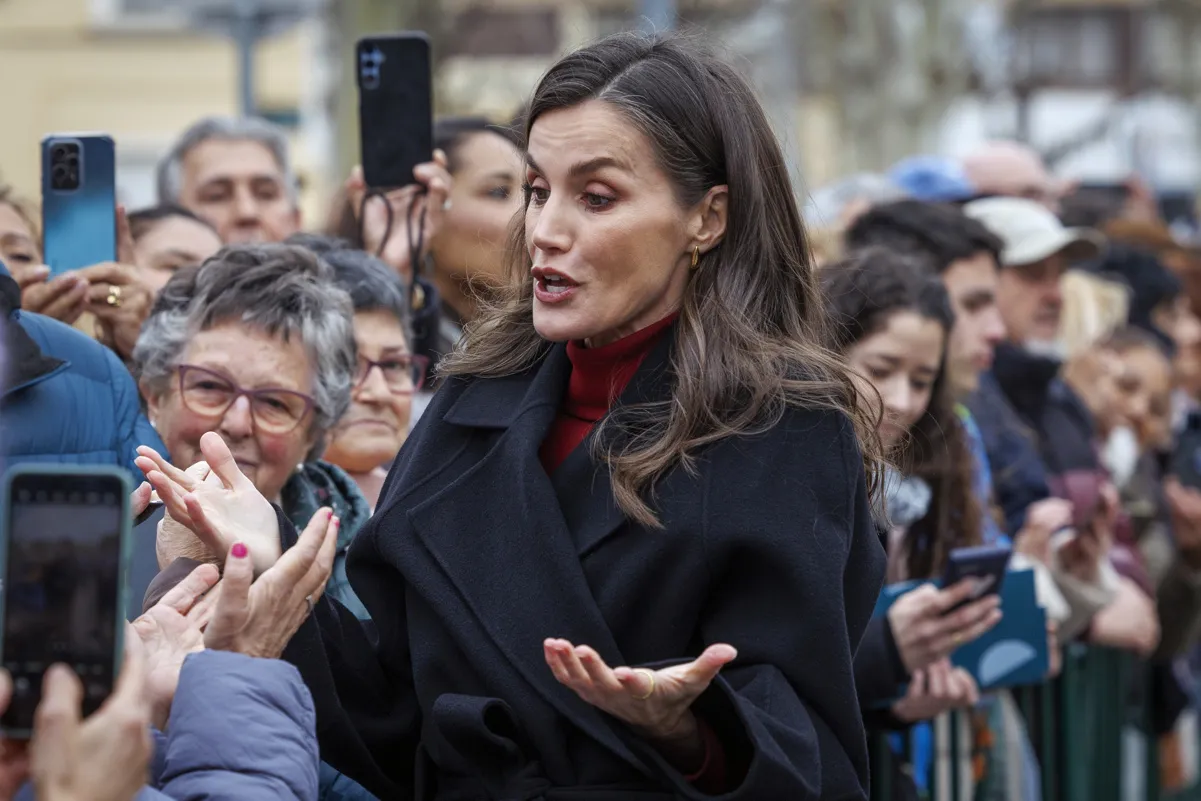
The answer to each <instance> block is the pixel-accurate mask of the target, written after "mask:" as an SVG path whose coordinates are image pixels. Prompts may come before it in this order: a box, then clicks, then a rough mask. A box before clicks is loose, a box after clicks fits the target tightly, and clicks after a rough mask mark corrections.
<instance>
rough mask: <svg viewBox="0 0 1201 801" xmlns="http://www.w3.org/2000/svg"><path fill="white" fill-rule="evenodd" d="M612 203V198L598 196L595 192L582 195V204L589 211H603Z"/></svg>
mask: <svg viewBox="0 0 1201 801" xmlns="http://www.w3.org/2000/svg"><path fill="white" fill-rule="evenodd" d="M612 202H613V198H611V197H605V196H604V195H598V194H596V193H595V192H585V193H584V203H585V204H586V205H587V206H588V208H590V209H605V208H608V207H609V205H610V204H611V203H612Z"/></svg>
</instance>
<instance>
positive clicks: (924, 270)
mask: <svg viewBox="0 0 1201 801" xmlns="http://www.w3.org/2000/svg"><path fill="white" fill-rule="evenodd" d="M822 278H823V280H822V288H823V291H824V293H825V297H826V301H827V304H828V308H829V309H830V313H831V316H832V317H833V319H834V325H833V326H832V328H831V331H832V332H833V335H834V338H833V339H832V340H831V342H832V344H833V346H834V347H835V348H837V349H838V350H839V351H841V352H843V353H845V352H846V351H847V350H848V349H849V348H850V347H851V346H853V345H854V344H855V343H857V342H861V341H862V340H864V339H867V338H868V337H870V336H873V335H875V334H877V333H879V332H881V331H883V330H885V328H886V327H887V325H888V321H889V319H891V318H892V317H893V316H894V315H896V314H899V313H901V312H914V313H915V314H917V315H919V316H921V317H924V318H925V319H927V320H933V321H934V322H936V323H938V324H939V326H940V327H941V328H942V330H943V337H944V342H947V343H948V344H949V342H950V337H951V329H952V328H954V326H955V313H954V312H953V311H952V309H951V299H950V297H949V296H948V295H947V290H946V288H945V287H944V286H943V284H942V281H941V280H940V279H939V278H938V277H937V276H936V275H935V274H934V272H933V270H931V269H929V266H928V265H926V264H924V263H923V262H921V261H919V260H918V258H917V257H916V256H905V255H901V254H898V253H897V252H895V251H892V250H886V249H884V248H882V247H870V248H865V249H863V250H860V251H857V252H855V253H853V254H852V255H851V256H849V257H848V258H847V259H845V260H843V261H841V262H839V263H837V264H832V265H830V266H829V267H827V268H826V269H825V270H823V272H822ZM947 351H948V348H947V347H944V348H943V354H942V361H941V363H940V364H939V368H938V375H937V377H936V378H935V379H934V384H933V386H932V387H931V391H930V405H929V406H928V407H926V412H925V414H923V415H922V416H921V419H919V420H918V421H917V422H916V423H914V424H913V426H912V427H911V428H910V429H909V432H908V436H907V437H906V438H905V440H904V441H903V442H901V443H900V445H899V446H898V448H897V452H896V453H894V454H890V456H892V457H893V458H894V460H895V461H896V462H897V464H898V468H899V469H900V470H902V471H903V472H905V473H906V474H908V475H913V476H918V477H919V478H921V479H922V480H924V481H925V482H926V483H927V484H928V485H929V487H930V491H931V498H930V507H929V509H927V510H926V514H925V515H924V516H923V517H922V518H921V519H920V520H918V521H916V522H915V523H913V524H912V525H910V526H909V528H908V529H907V530H906V532H905V537H904V541H903V545H902V548H903V550H904V556H905V569H906V570H907V571H908V577H909V578H913V579H917V578H932V577H934V576H936V575H937V574H938V573H939V572H941V571H942V570H943V568H944V566H945V564H946V559H947V554H948V553H949V552H950V551H951V550H952V549H953V548H962V547H966V546H970V545H979V544H980V534H981V531H982V529H983V526H984V516H983V514H984V513H983V512H982V510H981V505H980V501H979V499H978V498H977V497H976V492H975V487H974V482H973V479H974V477H975V474H976V472H975V471H976V464H975V460H974V458H973V456H972V452H971V449H970V448H969V447H968V441H967V432H966V431H965V430H964V426H963V422H962V421H961V420H960V418H959V415H958V413H957V412H956V410H955V399H954V395H953V390H952V387H951V383H950V380H949V378H948V375H947ZM878 397H879V396H878V395H877V398H878ZM877 408H882V404H879V405H878V406H877Z"/></svg>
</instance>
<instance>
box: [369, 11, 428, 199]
mask: <svg viewBox="0 0 1201 801" xmlns="http://www.w3.org/2000/svg"><path fill="white" fill-rule="evenodd" d="M355 70H356V72H355V75H356V82H357V84H358V89H359V142H360V147H361V155H362V165H363V179H364V181H365V182H366V184H367V186H368V187H369V188H370V189H377V190H385V191H386V190H389V189H397V188H399V187H402V186H407V185H409V184H411V183H413V168H414V167H416V166H417V165H418V164H422V163H424V162H427V161H429V160H430V159H431V158H432V157H433V152H434V133H433V130H434V123H433V114H434V103H433V83H432V79H431V72H430V43H429V39H428V37H426V35H425V34H424V33H421V32H419V31H412V32H404V33H397V34H391V35H387V36H369V37H366V38H364V39H361V40H360V41H359V42H358V44H357V45H356V47H355Z"/></svg>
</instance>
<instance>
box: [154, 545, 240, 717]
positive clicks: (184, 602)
mask: <svg viewBox="0 0 1201 801" xmlns="http://www.w3.org/2000/svg"><path fill="white" fill-rule="evenodd" d="M220 578H221V576H220V574H219V573H218V572H217V568H216V566H215V565H201V566H200V567H198V568H196V569H195V570H193V571H192V572H191V573H190V574H188V577H187V578H185V579H184V580H183V581H181V582H180V583H179V584H176V585H175V586H174V587H172V588H171V589H170V590H169V591H168V592H167V594H166V595H164V596H163V597H162V600H160V601H159V602H158V603H157V604H155V605H154V606H152V607H151V608H150V609H148V610H147V611H146V613H145V614H143V615H142V616H141V617H139V618H138V619H137V620H135V621H134V622H133V629H134V631H135V632H137V635H138V637H139V638H140V639H141V641H142V645H143V646H145V652H146V695H147V697H148V698H149V700H150V707H151V722H152V723H153V724H154V725H155V727H157V728H158V729H159V730H165V729H166V728H167V719H168V718H169V717H170V715H171V702H172V701H173V700H175V689H176V688H177V687H178V686H179V673H180V671H181V670H182V669H183V663H184V660H185V659H186V658H187V656H188V654H191V653H195V652H197V651H203V650H204V629H205V627H206V626H207V625H208V622H209V619H210V618H211V617H212V615H213V610H214V608H215V606H216V603H217V598H218V597H219V596H220V591H219V589H214V588H215V586H216V585H217V582H218V581H219V580H220Z"/></svg>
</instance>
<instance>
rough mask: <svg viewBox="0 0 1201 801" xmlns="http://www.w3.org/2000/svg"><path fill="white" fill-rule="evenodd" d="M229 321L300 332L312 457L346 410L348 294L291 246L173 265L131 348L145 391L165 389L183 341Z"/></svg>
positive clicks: (350, 365) (229, 250)
mask: <svg viewBox="0 0 1201 801" xmlns="http://www.w3.org/2000/svg"><path fill="white" fill-rule="evenodd" d="M231 320H236V321H240V322H242V323H243V324H245V325H247V326H252V327H254V328H258V329H260V330H262V331H265V332H266V333H268V334H270V335H272V336H279V337H281V338H282V339H284V340H285V341H287V340H288V339H289V338H290V337H291V336H297V337H299V338H300V342H301V344H302V345H303V346H304V348H305V351H306V352H307V353H308V354H309V358H310V359H312V362H313V366H314V372H315V373H316V380H315V381H314V386H313V399H314V401H315V409H314V412H315V414H314V420H313V428H314V430H315V431H316V433H317V442H318V444H317V446H316V447H315V448H314V450H313V452H312V453H310V454H309V459H315V458H317V457H318V456H319V455H320V453H321V450H322V447H323V446H322V443H321V440H322V438H323V436H324V434H325V432H326V431H328V430H329V429H330V428H331V427H332V426H333V425H334V424H335V423H337V422H338V420H340V419H341V418H342V415H344V414H345V413H346V410H347V409H348V408H350V389H351V383H352V381H353V379H354V372H355V369H356V360H357V358H358V354H357V351H356V348H355V341H354V326H353V323H352V320H351V302H350V297H349V296H348V295H347V294H346V292H345V291H344V290H342V289H341V288H339V287H338V286H337V285H336V284H335V283H334V280H333V272H332V269H331V268H330V267H329V265H327V264H325V263H324V262H322V261H321V260H320V259H318V258H317V257H316V256H315V255H314V254H313V253H311V252H310V251H308V250H306V249H304V248H300V247H293V246H289V245H236V246H231V247H226V248H223V249H222V250H220V251H219V252H218V253H217V254H216V255H215V256H213V257H212V258H210V259H209V260H208V261H206V262H205V263H204V264H202V265H200V266H199V267H187V268H184V269H182V270H179V271H177V272H176V273H175V275H173V276H172V277H171V280H170V281H168V282H167V285H166V286H165V287H163V289H162V291H161V292H160V293H159V295H158V297H157V298H156V299H155V302H154V306H153V307H152V308H151V310H150V316H149V318H147V320H146V323H145V325H143V326H142V333H141V335H140V336H139V337H138V342H137V345H136V346H135V347H134V350H133V360H134V365H135V372H136V374H137V376H138V378H139V380H140V381H141V382H142V383H143V384H144V385H145V386H146V388H147V390H148V394H161V393H162V392H164V391H166V389H167V387H168V386H169V382H170V381H171V377H172V375H173V374H174V373H175V369H176V368H177V367H178V366H179V359H180V357H181V356H182V355H183V352H184V350H185V348H186V347H187V343H188V341H189V340H190V339H191V338H192V337H193V336H195V335H196V334H197V333H199V332H201V331H206V330H208V329H210V328H212V327H213V326H215V325H218V324H220V323H223V322H228V321H231Z"/></svg>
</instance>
